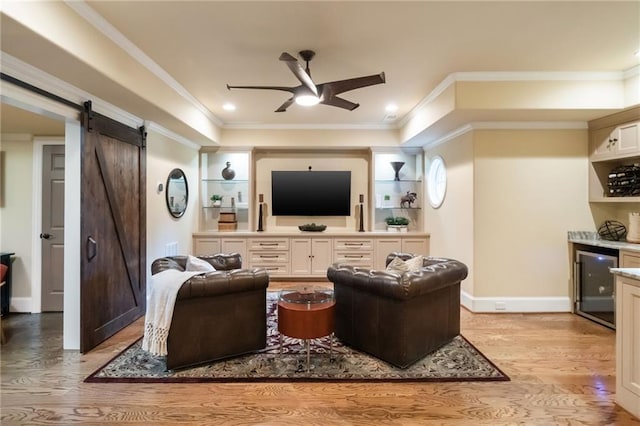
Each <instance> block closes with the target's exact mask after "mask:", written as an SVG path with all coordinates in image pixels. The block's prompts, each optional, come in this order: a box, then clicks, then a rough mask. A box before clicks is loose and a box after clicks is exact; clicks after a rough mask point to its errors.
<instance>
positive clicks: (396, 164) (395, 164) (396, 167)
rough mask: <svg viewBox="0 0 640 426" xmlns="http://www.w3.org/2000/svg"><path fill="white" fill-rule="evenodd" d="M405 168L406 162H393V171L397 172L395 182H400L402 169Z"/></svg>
mask: <svg viewBox="0 0 640 426" xmlns="http://www.w3.org/2000/svg"><path fill="white" fill-rule="evenodd" d="M402 166H404V161H392V162H391V167H393V171H394V172H396V175H395V177H394V178H393V180H400V169H401V168H402Z"/></svg>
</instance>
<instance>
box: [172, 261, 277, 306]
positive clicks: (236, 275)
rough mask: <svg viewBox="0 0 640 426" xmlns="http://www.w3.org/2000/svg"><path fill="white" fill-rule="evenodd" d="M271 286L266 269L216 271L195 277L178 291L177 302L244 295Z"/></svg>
mask: <svg viewBox="0 0 640 426" xmlns="http://www.w3.org/2000/svg"><path fill="white" fill-rule="evenodd" d="M268 286H269V274H268V273H267V270H266V269H264V268H251V269H234V270H231V271H214V272H209V273H206V274H203V275H195V276H193V277H191V278H190V279H189V280H187V281H186V282H185V283H184V284H183V285H182V287H180V290H179V291H178V297H177V300H184V299H192V298H201V297H211V296H217V295H222V294H232V293H242V292H246V291H254V290H261V289H265V291H266V288H267V287H268Z"/></svg>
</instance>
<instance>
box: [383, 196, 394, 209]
mask: <svg viewBox="0 0 640 426" xmlns="http://www.w3.org/2000/svg"><path fill="white" fill-rule="evenodd" d="M382 207H387V208H388V207H393V203H392V202H391V195H388V194H385V195H383V197H382Z"/></svg>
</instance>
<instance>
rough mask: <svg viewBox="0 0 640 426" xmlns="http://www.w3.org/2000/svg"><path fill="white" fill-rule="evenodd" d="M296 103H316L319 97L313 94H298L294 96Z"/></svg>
mask: <svg viewBox="0 0 640 426" xmlns="http://www.w3.org/2000/svg"><path fill="white" fill-rule="evenodd" d="M296 103H297V104H298V105H302V106H312V105H318V103H320V98H319V97H317V96H314V95H300V96H296Z"/></svg>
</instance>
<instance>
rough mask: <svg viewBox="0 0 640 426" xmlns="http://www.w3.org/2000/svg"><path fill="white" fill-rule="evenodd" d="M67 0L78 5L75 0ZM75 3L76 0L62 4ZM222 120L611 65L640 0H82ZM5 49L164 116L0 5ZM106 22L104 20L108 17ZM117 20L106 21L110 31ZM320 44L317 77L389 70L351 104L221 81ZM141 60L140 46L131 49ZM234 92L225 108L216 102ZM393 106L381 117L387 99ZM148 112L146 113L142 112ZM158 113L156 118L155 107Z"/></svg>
mask: <svg viewBox="0 0 640 426" xmlns="http://www.w3.org/2000/svg"><path fill="white" fill-rule="evenodd" d="M76 4H78V3H77V2H76ZM69 5H70V6H71V7H73V3H71V2H70V3H69ZM86 5H88V6H89V7H90V8H91V9H93V11H95V12H96V13H97V14H98V16H97V17H95V16H94V17H93V18H92V20H93V22H92V23H93V24H96V23H97V22H99V21H100V20H101V18H103V19H104V20H106V22H107V23H108V24H110V26H112V27H113V28H112V29H110V30H108V32H109V33H110V34H111V35H112V36H113V34H115V33H116V32H119V33H120V34H121V35H123V36H124V37H125V38H126V39H127V40H128V41H130V42H131V43H133V45H134V46H135V47H137V48H139V49H140V50H141V51H142V52H144V54H145V55H146V56H147V57H148V58H149V59H150V60H151V61H153V62H154V63H155V64H157V65H158V66H159V67H160V68H161V69H162V70H164V71H166V72H167V73H168V74H169V76H170V77H171V78H173V79H174V80H175V81H176V82H177V83H178V84H179V85H180V86H182V87H183V88H184V89H186V91H187V92H188V93H189V94H190V95H192V96H193V97H194V98H195V99H196V100H197V101H198V102H200V103H201V104H203V105H204V106H205V107H206V108H207V109H208V110H210V111H211V112H212V113H213V115H214V116H215V117H217V119H218V120H219V122H218V124H219V125H221V127H223V128H224V127H242V126H257V127H259V126H298V127H305V126H306V127H314V126H316V127H317V126H334V127H349V126H356V127H357V126H361V127H367V126H370V127H375V126H381V127H384V126H388V125H393V124H394V121H395V123H396V124H397V123H398V122H400V121H401V120H402V118H403V117H404V116H405V115H406V114H408V113H410V112H411V110H412V109H413V108H414V107H416V105H417V104H418V103H419V102H420V101H421V100H423V99H424V98H425V97H426V96H428V95H429V93H431V91H432V90H434V88H436V86H437V85H438V84H439V83H441V82H442V81H443V79H445V78H446V77H447V76H448V75H451V74H453V73H458V72H487V73H493V72H525V71H526V72H545V71H563V72H575V73H584V72H611V71H618V72H619V71H626V70H629V69H631V68H633V67H635V66H637V65H638V63H639V59H640V58H638V57H637V56H635V55H634V52H635V51H637V50H638V49H640V2H637V1H627V2H611V1H600V2H598V1H585V2H568V1H555V2H541V1H532V2H523V1H497V2H484V1H471V2H459V1H446V2H434V1H410V2H399V1H376V2H364V1H303V2H295V1H284V2H273V1H255V2H247V1H233V2H221V1H194V2H186V1H156V2H153V1H87V2H86V3H84V4H83V6H86ZM2 18H3V20H2V26H3V28H2V50H3V51H4V52H7V53H9V54H10V55H12V56H15V57H16V58H18V59H21V60H24V61H25V62H27V63H31V64H33V65H35V66H36V67H38V68H40V69H43V70H44V71H46V72H49V73H51V74H53V75H56V76H58V77H60V78H62V79H63V80H65V81H69V82H70V83H72V84H74V85H76V86H77V87H80V88H81V89H83V90H85V91H87V92H89V93H92V94H95V95H97V96H100V97H102V98H103V99H105V100H107V101H109V102H112V103H114V104H115V105H117V106H119V107H121V108H123V109H126V110H129V111H131V112H133V113H135V114H137V115H139V116H141V117H143V118H148V119H154V117H155V116H158V117H159V116H160V115H159V113H157V111H156V112H154V111H153V110H152V108H150V107H149V106H148V105H146V103H145V102H144V101H143V100H141V99H140V98H139V97H137V96H132V95H131V94H130V93H125V92H126V91H125V90H123V89H122V87H118V86H117V85H116V84H114V83H115V82H113V81H106V79H105V78H104V76H99V75H97V74H96V73H92V72H91V64H84V63H81V62H79V61H78V60H77V58H73V57H71V56H67V55H66V54H65V53H64V52H59V51H56V49H55V48H54V47H53V46H51V45H50V44H49V43H48V42H46V41H44V40H41V39H39V38H38V37H37V36H35V35H34V34H33V33H31V32H29V31H27V30H25V29H24V28H23V27H21V26H20V25H19V24H17V23H16V22H14V21H12V20H11V19H10V18H7V17H6V16H4V15H3V17H2ZM107 27H108V26H107ZM113 29H115V30H116V32H114V31H113ZM302 49H312V50H314V51H316V57H315V58H314V60H313V61H312V62H311V64H310V66H311V72H312V77H313V78H314V80H315V82H316V83H322V82H325V81H332V80H340V79H345V78H351V77H358V76H362V75H370V74H376V73H379V72H381V71H384V72H385V74H386V79H387V82H386V84H384V85H377V86H371V87H367V88H362V89H357V90H354V91H351V92H347V93H344V94H343V95H342V96H343V97H344V98H346V99H349V100H351V101H353V102H356V103H360V105H361V106H360V107H359V108H358V109H356V110H354V111H347V110H342V109H339V108H335V107H329V106H324V105H318V106H314V107H310V108H305V107H300V106H297V105H293V106H291V107H290V108H289V110H288V111H286V112H284V113H276V112H274V110H275V109H276V108H277V107H278V106H279V105H280V104H282V103H283V102H284V101H285V100H286V99H287V98H288V97H289V94H288V93H286V92H279V91H254V90H235V91H229V90H227V89H226V85H227V84H232V85H283V86H295V85H298V84H299V82H298V81H297V80H296V79H295V77H294V76H293V75H292V74H291V72H290V71H289V70H288V69H287V67H286V66H285V65H284V64H283V63H282V62H280V61H278V57H279V55H280V54H281V53H282V52H285V51H286V52H289V53H291V54H292V55H294V56H297V52H298V51H300V50H302ZM138 59H141V57H138ZM226 102H231V103H233V104H235V105H236V106H237V109H236V110H235V111H233V112H228V111H224V110H223V109H222V105H223V104H224V103H226ZM388 103H395V104H397V105H398V107H399V109H398V111H397V113H396V115H397V117H396V119H395V120H389V118H388V117H387V119H386V120H385V115H386V114H387V113H386V112H385V109H384V108H385V105H386V104H388ZM145 114H146V115H145ZM156 120H157V121H159V122H160V124H162V123H161V121H162V119H161V118H156Z"/></svg>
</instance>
